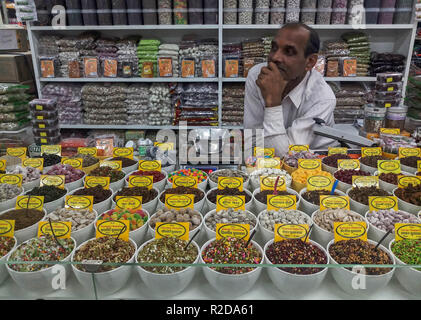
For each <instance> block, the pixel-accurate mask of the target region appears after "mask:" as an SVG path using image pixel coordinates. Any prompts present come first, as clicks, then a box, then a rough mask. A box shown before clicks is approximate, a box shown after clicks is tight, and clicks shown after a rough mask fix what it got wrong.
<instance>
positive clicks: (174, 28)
mask: <svg viewBox="0 0 421 320" xmlns="http://www.w3.org/2000/svg"><path fill="white" fill-rule="evenodd" d="M416 24H417V23H416V21H415V19H413V23H410V24H391V25H380V24H368V25H360V26H356V25H349V24H344V25H312V27H313V28H314V29H316V30H318V33H319V36H320V40H321V42H322V43H323V41H325V40H328V39H339V38H340V36H341V35H342V34H343V33H345V32H347V31H353V30H358V31H364V32H365V33H367V34H368V35H369V37H370V46H371V50H372V51H378V52H393V53H399V54H402V55H404V56H406V57H410V56H411V54H412V51H413V45H414V40H415V36H416ZM279 27H280V26H278V25H224V24H223V0H219V23H218V24H217V25H156V26H155V25H139V26H135V25H121V26H65V27H50V26H30V25H29V26H28V36H29V40H30V45H31V50H32V52H34V54H33V56H32V57H33V64H34V67H35V75H36V81H37V87H38V91H39V95H41V89H42V87H43V86H44V85H45V84H46V83H48V82H80V83H89V82H127V83H136V82H147V83H152V82H199V83H200V82H214V83H215V82H217V83H218V89H219V97H218V102H219V127H222V128H230V127H227V126H223V125H222V88H223V84H224V83H232V82H239V83H243V82H245V80H246V79H245V78H225V77H223V59H222V46H223V43H224V42H234V41H235V42H239V41H243V40H245V39H253V38H260V37H263V36H268V35H274V34H275V32H276V30H278V29H279ZM88 30H89V31H98V32H99V33H101V34H102V35H107V36H111V37H125V36H128V35H141V36H142V37H144V38H159V39H160V40H161V41H162V42H163V43H165V42H168V43H176V42H180V41H181V38H182V37H183V36H184V35H186V34H195V35H197V38H198V39H205V38H216V39H218V46H219V59H218V77H216V78H78V79H65V78H40V70H39V63H38V39H39V37H40V36H41V35H43V34H57V35H66V36H70V35H78V34H80V33H82V32H85V31H88ZM409 66H410V59H407V62H406V68H405V72H404V74H405V81H404V86H406V84H407V78H408V74H409ZM325 80H326V81H355V82H367V83H369V82H374V81H376V79H375V77H335V78H325ZM61 128H63V129H83V128H86V129H88V128H90V129H96V128H107V129H108V128H113V129H122V130H123V129H151V128H153V129H161V128H173V129H177V128H178V126H175V127H168V126H162V127H155V126H154V127H148V126H141V125H135V126H130V125H124V126H106V125H103V126H97V125H84V124H77V125H61ZM189 128H193V127H190V126H189ZM200 128H215V127H200ZM235 128H241V127H235Z"/></svg>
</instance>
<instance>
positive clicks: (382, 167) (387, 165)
mask: <svg viewBox="0 0 421 320" xmlns="http://www.w3.org/2000/svg"><path fill="white" fill-rule="evenodd" d="M377 171H379V174H381V173H401V162H400V160H378V161H377Z"/></svg>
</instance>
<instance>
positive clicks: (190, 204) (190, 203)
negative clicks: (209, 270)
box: [165, 194, 194, 210]
mask: <svg viewBox="0 0 421 320" xmlns="http://www.w3.org/2000/svg"><path fill="white" fill-rule="evenodd" d="M165 206H166V207H167V208H168V209H175V210H181V209H185V208H190V209H194V195H193V194H166V195H165Z"/></svg>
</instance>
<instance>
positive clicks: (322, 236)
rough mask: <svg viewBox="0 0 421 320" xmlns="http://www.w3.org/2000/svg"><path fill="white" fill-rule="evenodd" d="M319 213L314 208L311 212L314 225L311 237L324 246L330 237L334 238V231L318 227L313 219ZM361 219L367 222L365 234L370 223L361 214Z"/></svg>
mask: <svg viewBox="0 0 421 320" xmlns="http://www.w3.org/2000/svg"><path fill="white" fill-rule="evenodd" d="M350 211H352V212H353V213H355V214H358V213H357V212H355V211H353V210H350ZM318 213H319V210H316V211H314V212H313V214H312V215H311V219H312V221H313V223H314V227H313V239H314V240H315V241H316V242H318V243H320V244H321V245H322V246H323V247H326V246H327V244H328V243H329V241H331V240H332V239H334V233H333V232H329V231H327V230H325V229H323V228H322V227H320V226H319V225H318V224H317V223H316V221H315V220H314V217H315V216H316V215H317V214H318ZM361 221H364V222H365V223H366V224H367V234H368V232H369V230H370V224H369V223H368V221H367V219H366V218H365V217H363V216H361Z"/></svg>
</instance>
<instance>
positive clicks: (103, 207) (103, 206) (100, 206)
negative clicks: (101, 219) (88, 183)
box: [70, 187, 114, 214]
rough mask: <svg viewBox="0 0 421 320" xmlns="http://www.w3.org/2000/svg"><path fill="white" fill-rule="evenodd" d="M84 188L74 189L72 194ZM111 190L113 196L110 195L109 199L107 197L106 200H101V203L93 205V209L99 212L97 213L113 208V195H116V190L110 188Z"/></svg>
mask: <svg viewBox="0 0 421 320" xmlns="http://www.w3.org/2000/svg"><path fill="white" fill-rule="evenodd" d="M82 189H85V188H84V187H82V188H78V189H76V190H73V191H72V192H71V193H70V194H71V195H72V194H74V193H75V192H76V191H78V190H82ZM110 191H111V196H109V197H108V198H107V199H105V200H104V201H101V202H99V203H96V204H94V205H93V209H94V210H95V211H96V212H97V214H101V213H103V212H105V211H108V210H109V209H110V208H111V200H112V199H113V197H114V192H113V190H111V189H110Z"/></svg>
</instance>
